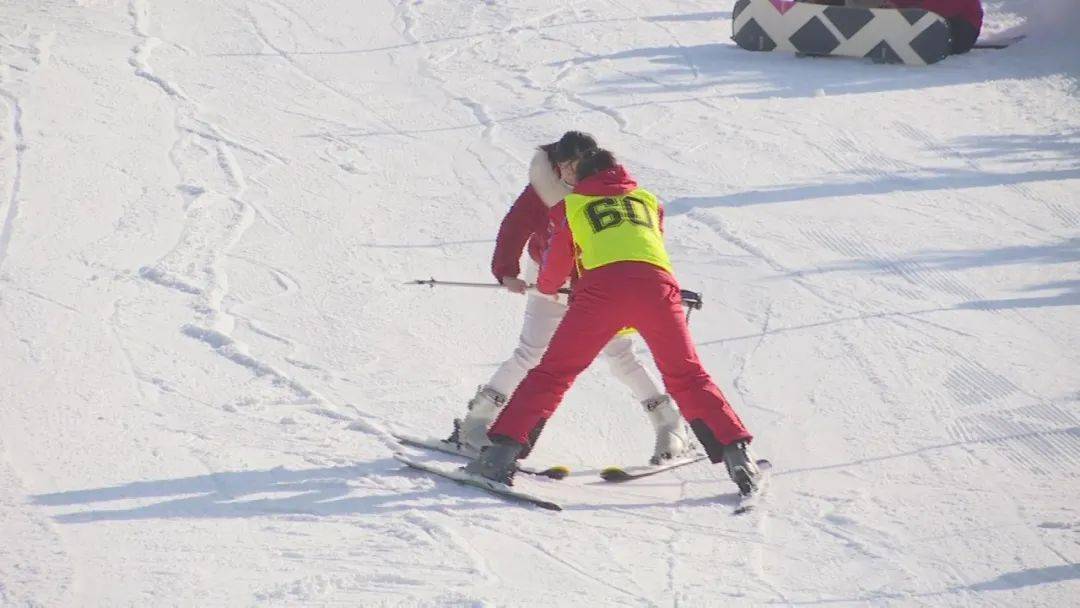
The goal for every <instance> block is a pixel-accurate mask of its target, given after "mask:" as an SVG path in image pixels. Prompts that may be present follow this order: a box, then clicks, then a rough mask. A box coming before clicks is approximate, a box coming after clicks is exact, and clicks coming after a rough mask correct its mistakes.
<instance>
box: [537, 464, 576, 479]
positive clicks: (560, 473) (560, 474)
mask: <svg viewBox="0 0 1080 608" xmlns="http://www.w3.org/2000/svg"><path fill="white" fill-rule="evenodd" d="M540 474H541V475H543V476H544V477H550V478H552V479H565V478H566V476H567V475H569V474H570V469H569V468H567V467H564V466H562V465H557V466H553V467H548V468H546V469H544V470H543V471H540Z"/></svg>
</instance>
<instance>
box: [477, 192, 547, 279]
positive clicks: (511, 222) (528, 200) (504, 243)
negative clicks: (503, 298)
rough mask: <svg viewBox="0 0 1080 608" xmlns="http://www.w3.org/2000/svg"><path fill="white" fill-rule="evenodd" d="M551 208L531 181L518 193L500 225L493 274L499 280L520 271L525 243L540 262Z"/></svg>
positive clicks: (496, 240) (492, 258) (492, 259)
mask: <svg viewBox="0 0 1080 608" xmlns="http://www.w3.org/2000/svg"><path fill="white" fill-rule="evenodd" d="M547 225H548V207H547V205H545V204H544V201H542V200H540V196H539V195H538V194H537V193H536V189H534V188H533V187H532V184H530V185H528V186H526V187H525V189H524V190H523V191H522V192H521V194H519V195H518V197H517V200H515V201H514V205H513V206H512V207H510V211H507V212H506V216H504V217H503V220H502V224H500V225H499V236H498V237H496V239H495V252H494V253H493V254H492V256H491V274H493V275H495V280H496V281H499V282H500V283H501V282H502V280H503V277H516V276H518V275H519V274H521V252H522V250H524V249H525V246H526V244H528V248H529V256H530V257H532V259H533V260H535V261H536V262H537V263H539V262H540V255H541V253H542V252H543V251H544V248H545V247H546V246H547V240H548V239H547Z"/></svg>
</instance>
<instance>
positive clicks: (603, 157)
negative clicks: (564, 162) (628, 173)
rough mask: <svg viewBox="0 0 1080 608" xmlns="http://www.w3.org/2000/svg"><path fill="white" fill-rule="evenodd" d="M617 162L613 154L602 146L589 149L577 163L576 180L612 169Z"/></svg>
mask: <svg viewBox="0 0 1080 608" xmlns="http://www.w3.org/2000/svg"><path fill="white" fill-rule="evenodd" d="M618 164H619V161H617V160H615V155H614V154H612V153H611V151H610V150H605V149H603V148H596V149H594V150H589V151H588V152H586V153H585V156H584V157H582V159H581V162H579V163H578V166H577V171H576V172H575V177H577V181H579V182H580V181H581V180H583V179H585V178H586V177H591V176H593V175H596V174H597V173H600V172H601V171H606V170H607V169H614V168H615V167H616V166H617V165H618Z"/></svg>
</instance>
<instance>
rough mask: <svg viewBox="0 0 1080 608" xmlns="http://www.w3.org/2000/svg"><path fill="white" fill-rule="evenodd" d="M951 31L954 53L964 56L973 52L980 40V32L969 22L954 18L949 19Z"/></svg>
mask: <svg viewBox="0 0 1080 608" xmlns="http://www.w3.org/2000/svg"><path fill="white" fill-rule="evenodd" d="M948 21H949V31H950V32H951V33H952V53H953V54H954V55H962V54H964V53H966V52H968V51H970V50H971V47H972V46H974V45H975V41H976V40H978V39H979V30H977V29H975V26H974V25H972V24H970V23H968V22H967V21H965V20H963V19H960V18H958V17H954V18H952V19H949V20H948Z"/></svg>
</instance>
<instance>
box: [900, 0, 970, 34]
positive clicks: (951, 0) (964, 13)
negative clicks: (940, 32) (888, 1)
mask: <svg viewBox="0 0 1080 608" xmlns="http://www.w3.org/2000/svg"><path fill="white" fill-rule="evenodd" d="M892 3H893V5H895V6H896V8H921V9H925V10H928V11H931V12H934V13H937V14H939V15H941V16H942V17H945V18H946V19H956V18H959V19H963V20H964V21H967V22H968V23H970V24H971V25H973V26H975V30H976V31H979V30H981V29H982V22H983V8H982V2H981V0H892Z"/></svg>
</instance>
